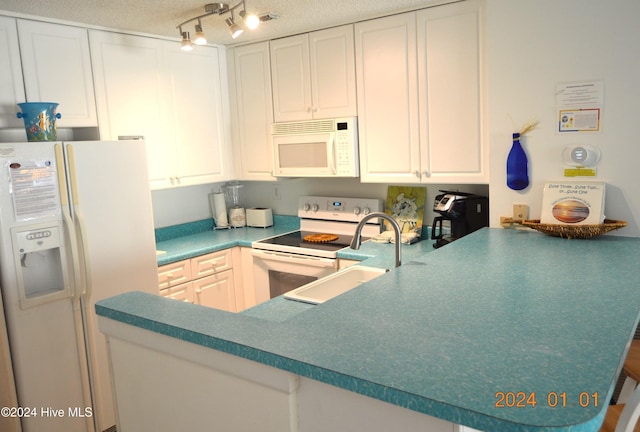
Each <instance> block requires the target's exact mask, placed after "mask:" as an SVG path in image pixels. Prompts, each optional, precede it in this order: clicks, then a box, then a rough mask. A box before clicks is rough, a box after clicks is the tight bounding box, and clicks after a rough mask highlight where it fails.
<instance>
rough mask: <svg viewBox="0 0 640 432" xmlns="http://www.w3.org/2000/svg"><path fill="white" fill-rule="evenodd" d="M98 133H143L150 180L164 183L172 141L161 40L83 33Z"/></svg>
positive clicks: (108, 136) (108, 135)
mask: <svg viewBox="0 0 640 432" xmlns="http://www.w3.org/2000/svg"><path fill="white" fill-rule="evenodd" d="M89 38H90V41H91V53H92V60H93V68H94V78H95V86H96V99H97V103H98V112H99V113H100V116H99V128H100V138H101V139H105V140H117V139H118V137H133V136H141V137H144V140H145V143H146V147H147V158H148V161H149V178H150V181H151V185H152V187H153V186H161V185H164V183H165V182H167V173H169V172H170V163H171V161H170V156H169V151H170V147H171V146H172V145H173V142H174V139H175V138H174V134H173V133H174V132H173V127H172V126H173V121H172V120H173V119H172V118H171V116H170V112H171V109H170V106H169V100H168V99H167V96H168V92H167V89H168V88H169V85H168V83H167V78H166V76H165V74H164V73H163V68H162V66H163V64H162V44H161V41H159V40H157V39H151V38H143V37H137V36H129V35H123V34H119V33H110V32H103V31H94V30H91V31H90V32H89Z"/></svg>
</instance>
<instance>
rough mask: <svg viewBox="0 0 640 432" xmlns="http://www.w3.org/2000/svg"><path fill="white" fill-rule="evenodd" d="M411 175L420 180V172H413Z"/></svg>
mask: <svg viewBox="0 0 640 432" xmlns="http://www.w3.org/2000/svg"><path fill="white" fill-rule="evenodd" d="M413 174H414V175H415V176H416V177H418V178H420V171H418V170H415V171H414V172H413Z"/></svg>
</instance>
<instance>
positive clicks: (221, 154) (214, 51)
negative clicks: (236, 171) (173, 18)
mask: <svg viewBox="0 0 640 432" xmlns="http://www.w3.org/2000/svg"><path fill="white" fill-rule="evenodd" d="M164 46H165V49H164V52H165V70H166V71H167V72H168V73H169V76H170V85H171V101H172V117H173V121H174V122H175V124H174V129H175V146H174V151H173V152H172V156H171V157H172V159H173V164H172V167H171V169H170V171H173V172H174V175H175V176H176V177H177V182H179V184H180V185H181V186H185V185H189V184H201V183H212V182H216V181H222V180H226V179H227V168H228V166H229V164H228V163H227V158H229V159H230V151H231V150H230V149H229V148H227V147H226V145H225V143H228V142H229V140H228V139H227V133H228V130H227V129H226V128H225V121H224V108H223V106H224V104H223V95H222V86H221V83H222V77H221V70H222V69H221V64H220V63H221V62H220V60H221V58H223V57H222V56H220V53H219V52H218V48H215V47H209V46H201V47H195V49H194V50H193V51H190V52H186V51H183V50H181V49H180V48H179V45H178V44H177V43H175V42H164ZM225 76H226V75H225Z"/></svg>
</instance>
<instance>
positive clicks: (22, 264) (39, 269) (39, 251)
mask: <svg viewBox="0 0 640 432" xmlns="http://www.w3.org/2000/svg"><path fill="white" fill-rule="evenodd" d="M13 234H14V238H13V240H14V251H15V252H14V253H15V261H16V272H17V274H16V277H17V282H18V290H19V297H20V307H21V308H23V309H24V308H28V307H32V306H36V305H39V304H42V303H46V302H50V301H54V300H58V299H60V298H64V297H68V296H69V295H70V290H69V287H68V284H67V283H66V276H65V274H66V272H65V269H66V268H67V267H66V262H65V261H66V260H65V257H64V252H63V248H62V246H63V243H62V240H61V237H60V227H59V226H55V225H54V226H45V227H42V226H38V227H30V229H28V230H26V231H24V230H21V231H17V232H14V233H13Z"/></svg>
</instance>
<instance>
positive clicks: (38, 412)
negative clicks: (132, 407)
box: [0, 407, 93, 418]
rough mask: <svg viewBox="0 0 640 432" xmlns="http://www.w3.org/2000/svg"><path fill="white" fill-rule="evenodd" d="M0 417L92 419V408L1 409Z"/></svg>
mask: <svg viewBox="0 0 640 432" xmlns="http://www.w3.org/2000/svg"><path fill="white" fill-rule="evenodd" d="M0 417H17V418H29V417H45V418H63V417H67V418H86V417H93V408H92V407H67V408H57V407H2V408H0Z"/></svg>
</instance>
